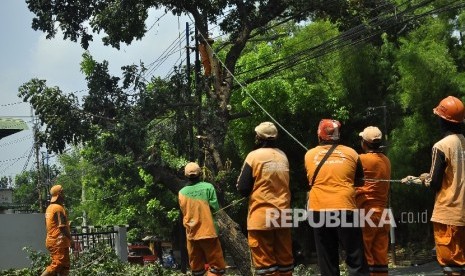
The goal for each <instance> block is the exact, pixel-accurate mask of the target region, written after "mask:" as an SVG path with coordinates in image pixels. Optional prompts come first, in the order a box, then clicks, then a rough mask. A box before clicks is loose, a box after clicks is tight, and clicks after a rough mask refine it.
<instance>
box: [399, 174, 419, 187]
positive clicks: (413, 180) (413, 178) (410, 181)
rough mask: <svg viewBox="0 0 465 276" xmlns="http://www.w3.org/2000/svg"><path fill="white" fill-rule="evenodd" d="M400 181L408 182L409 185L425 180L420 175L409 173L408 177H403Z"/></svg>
mask: <svg viewBox="0 0 465 276" xmlns="http://www.w3.org/2000/svg"><path fill="white" fill-rule="evenodd" d="M400 183H402V184H407V185H410V184H416V185H421V184H422V183H423V182H422V181H421V179H420V178H419V177H416V176H412V175H409V176H407V177H404V178H402V179H401V180H400Z"/></svg>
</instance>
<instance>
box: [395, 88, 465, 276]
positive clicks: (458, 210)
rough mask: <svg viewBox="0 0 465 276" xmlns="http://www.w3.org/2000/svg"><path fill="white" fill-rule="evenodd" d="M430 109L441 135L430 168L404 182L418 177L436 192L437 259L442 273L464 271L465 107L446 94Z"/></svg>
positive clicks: (434, 210) (433, 152) (451, 273)
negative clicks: (436, 119)
mask: <svg viewBox="0 0 465 276" xmlns="http://www.w3.org/2000/svg"><path fill="white" fill-rule="evenodd" d="M433 113H434V114H436V115H437V116H439V125H440V127H441V131H442V133H443V136H444V137H443V138H442V139H441V140H439V141H438V142H436V143H435V144H434V146H433V149H432V163H431V169H430V172H429V173H424V174H422V175H420V177H419V178H416V177H412V176H408V177H406V178H404V179H403V182H408V183H411V182H413V183H418V182H417V181H415V180H417V179H419V180H421V181H420V182H419V183H422V184H424V185H426V186H429V187H431V189H432V190H433V191H434V192H435V193H436V197H435V201H434V208H433V214H432V216H431V221H432V222H433V232H434V240H435V244H436V256H437V260H438V262H439V264H440V265H441V266H442V268H443V272H444V275H465V138H464V136H463V134H462V125H463V120H464V117H465V110H464V106H463V102H462V101H461V100H460V99H458V98H456V97H453V96H448V97H446V98H444V99H443V100H441V102H440V103H439V105H438V106H437V107H436V108H434V109H433Z"/></svg>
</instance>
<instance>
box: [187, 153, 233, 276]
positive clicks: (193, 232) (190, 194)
mask: <svg viewBox="0 0 465 276" xmlns="http://www.w3.org/2000/svg"><path fill="white" fill-rule="evenodd" d="M184 174H185V176H186V177H187V178H188V180H189V184H188V185H187V186H185V187H184V188H182V189H181V190H180V191H179V195H178V197H179V206H180V207H181V211H182V214H183V225H184V227H185V228H186V237H187V253H188V255H189V264H190V267H191V270H192V275H194V276H200V275H204V274H205V272H206V269H205V267H206V266H205V264H208V273H207V275H209V276H210V275H223V274H224V273H225V267H226V264H225V262H224V257H223V250H222V248H221V243H220V240H219V238H218V230H217V225H216V222H215V220H214V217H213V214H212V211H213V212H215V211H218V210H219V205H218V200H217V197H216V191H215V188H214V187H213V185H212V184H210V183H208V182H204V181H201V180H200V175H201V170H200V167H199V165H198V164H197V163H194V162H190V163H188V164H187V165H186V166H185V167H184Z"/></svg>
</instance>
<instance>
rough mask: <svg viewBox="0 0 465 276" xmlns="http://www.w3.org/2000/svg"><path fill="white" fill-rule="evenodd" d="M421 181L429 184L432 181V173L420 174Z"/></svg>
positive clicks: (426, 184)
mask: <svg viewBox="0 0 465 276" xmlns="http://www.w3.org/2000/svg"><path fill="white" fill-rule="evenodd" d="M420 179H421V182H423V184H425V186H429V185H430V183H431V175H430V174H429V173H422V174H421V175H420Z"/></svg>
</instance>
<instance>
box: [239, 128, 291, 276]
mask: <svg viewBox="0 0 465 276" xmlns="http://www.w3.org/2000/svg"><path fill="white" fill-rule="evenodd" d="M255 134H256V135H255V144H256V147H257V149H255V150H253V151H251V152H250V153H249V154H248V155H247V157H246V159H245V161H244V164H243V166H242V170H241V173H240V175H239V178H238V180H237V189H238V191H239V192H240V193H241V194H242V196H250V198H249V210H248V216H247V230H248V243H249V248H250V251H251V255H252V261H253V265H254V267H255V273H256V274H255V275H292V271H293V268H294V266H293V263H294V259H293V257H292V240H291V229H290V228H289V226H288V227H287V228H286V227H281V226H286V225H283V223H282V220H281V219H278V218H277V217H274V219H275V220H274V221H275V222H276V223H275V224H272V223H267V220H268V222H270V215H271V214H274V215H276V216H280V213H281V212H282V210H285V209H287V210H289V208H290V206H291V204H290V203H291V192H290V189H289V162H288V159H287V156H286V154H285V153H284V152H283V151H281V150H280V149H278V148H277V147H276V138H277V136H278V129H277V128H276V126H275V125H274V124H273V123H271V122H263V123H261V124H259V125H258V126H257V127H256V128H255ZM270 211H272V212H270ZM267 215H268V217H267Z"/></svg>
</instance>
